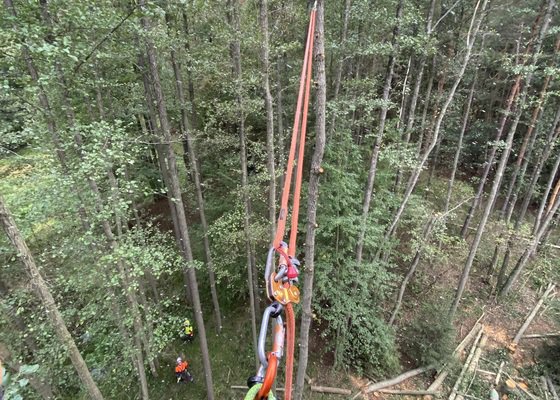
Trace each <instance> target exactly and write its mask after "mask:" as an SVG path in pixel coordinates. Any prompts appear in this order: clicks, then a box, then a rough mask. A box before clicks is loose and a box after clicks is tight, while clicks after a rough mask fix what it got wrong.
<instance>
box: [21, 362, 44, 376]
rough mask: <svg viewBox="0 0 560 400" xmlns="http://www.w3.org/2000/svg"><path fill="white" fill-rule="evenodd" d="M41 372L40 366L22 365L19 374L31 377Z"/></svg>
mask: <svg viewBox="0 0 560 400" xmlns="http://www.w3.org/2000/svg"><path fill="white" fill-rule="evenodd" d="M37 371H39V364H33V365H22V366H21V368H20V369H19V373H20V374H23V375H31V374H34V373H36V372H37Z"/></svg>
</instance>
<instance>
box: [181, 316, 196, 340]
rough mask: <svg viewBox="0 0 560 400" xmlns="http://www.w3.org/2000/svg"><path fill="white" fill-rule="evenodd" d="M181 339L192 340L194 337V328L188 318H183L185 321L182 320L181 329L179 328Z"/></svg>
mask: <svg viewBox="0 0 560 400" xmlns="http://www.w3.org/2000/svg"><path fill="white" fill-rule="evenodd" d="M181 339H183V340H184V341H185V342H192V341H193V339H194V329H193V326H192V324H191V321H190V320H189V319H188V318H185V322H183V329H182V330H181Z"/></svg>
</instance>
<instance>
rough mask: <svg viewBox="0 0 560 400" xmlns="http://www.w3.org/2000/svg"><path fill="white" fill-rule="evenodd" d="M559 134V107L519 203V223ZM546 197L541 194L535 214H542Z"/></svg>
mask: <svg viewBox="0 0 560 400" xmlns="http://www.w3.org/2000/svg"><path fill="white" fill-rule="evenodd" d="M559 135H560V107H559V108H558V111H557V112H556V117H555V119H554V123H553V124H552V128H551V130H550V131H549V134H548V137H547V141H546V143H545V148H544V150H543V152H542V154H541V156H540V158H539V160H538V161H537V165H536V166H535V169H534V170H533V173H532V175H531V181H530V182H529V185H528V187H527V191H526V193H525V198H524V199H523V204H522V205H521V210H520V211H519V215H518V217H517V220H518V221H520V222H519V224H520V223H521V222H522V221H523V220H524V219H525V214H526V213H527V208H528V207H529V203H530V202H531V198H532V197H533V194H534V190H535V186H536V184H537V182H538V180H539V178H540V175H541V172H542V169H543V167H544V165H545V163H546V161H547V160H548V158H549V157H550V154H551V152H552V150H553V148H554V142H555V141H556V139H557V138H558V136H559ZM547 197H548V193H547V195H546V196H543V198H542V200H541V205H540V207H539V212H538V213H537V215H541V214H542V210H543V209H544V207H545V204H546V199H547ZM537 224H538V222H537V221H535V227H536V226H537ZM533 230H535V228H533Z"/></svg>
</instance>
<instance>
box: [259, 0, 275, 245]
mask: <svg viewBox="0 0 560 400" xmlns="http://www.w3.org/2000/svg"><path fill="white" fill-rule="evenodd" d="M259 22H260V28H261V38H262V41H261V64H262V80H263V82H262V84H263V89H264V106H265V110H266V156H267V163H266V167H267V170H268V175H269V179H270V181H269V185H268V219H269V222H270V240H271V241H272V240H274V234H275V233H276V173H275V168H274V110H273V108H272V95H271V94H270V78H269V75H270V61H269V49H268V47H269V46H268V36H269V34H268V0H259Z"/></svg>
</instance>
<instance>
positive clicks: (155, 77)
mask: <svg viewBox="0 0 560 400" xmlns="http://www.w3.org/2000/svg"><path fill="white" fill-rule="evenodd" d="M138 4H139V6H140V7H141V8H142V9H144V8H145V2H144V0H139V2H138ZM141 24H142V28H143V29H144V30H145V31H146V32H147V33H148V36H147V38H146V39H145V44H146V52H147V55H148V69H149V71H150V77H151V83H152V85H153V91H154V95H155V100H156V103H157V111H158V117H159V122H160V127H161V130H162V133H163V137H162V138H161V141H162V142H165V143H171V142H172V137H171V132H170V127H169V119H168V117H167V109H166V105H165V98H164V95H163V89H162V87H161V81H160V77H159V71H158V64H157V57H156V51H155V48H154V44H153V43H152V41H151V39H149V32H150V31H151V27H150V21H149V19H148V17H146V16H144V17H142V18H141ZM167 160H168V162H169V172H170V174H169V175H170V182H169V184H170V187H169V191H170V193H171V195H172V196H173V198H174V200H175V203H176V205H177V207H176V210H177V222H178V225H179V230H180V235H181V244H182V246H181V250H182V254H183V257H184V258H185V261H186V262H187V267H186V268H187V275H188V278H189V279H188V282H189V288H190V291H191V295H192V299H193V310H194V316H195V321H196V326H197V328H198V332H199V340H200V351H201V355H202V364H203V367H204V377H205V381H206V396H207V399H208V400H214V388H213V384H212V368H211V365H210V355H209V353H208V342H207V340H206V328H205V326H204V318H203V316H202V307H201V304H200V296H199V292H198V283H197V280H196V273H195V270H194V265H193V261H194V258H193V254H192V249H191V242H190V237H189V231H188V224H187V218H186V215H185V208H184V205H183V198H182V193H181V188H180V183H179V176H178V172H177V161H176V158H175V153H174V152H173V149H171V147H170V146H168V147H167Z"/></svg>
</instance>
